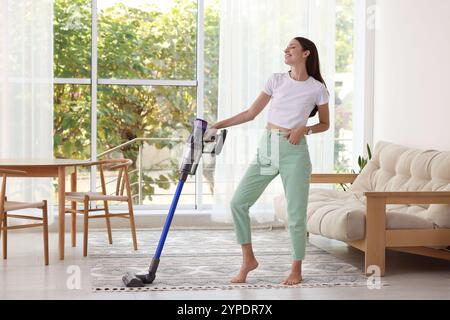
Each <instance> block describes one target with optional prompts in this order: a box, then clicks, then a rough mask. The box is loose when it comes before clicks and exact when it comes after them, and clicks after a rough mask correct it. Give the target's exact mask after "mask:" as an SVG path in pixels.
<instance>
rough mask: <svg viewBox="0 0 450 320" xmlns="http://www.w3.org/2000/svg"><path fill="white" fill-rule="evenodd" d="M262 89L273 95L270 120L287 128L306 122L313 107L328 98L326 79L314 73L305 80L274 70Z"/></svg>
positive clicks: (268, 118) (325, 101)
mask: <svg viewBox="0 0 450 320" xmlns="http://www.w3.org/2000/svg"><path fill="white" fill-rule="evenodd" d="M263 91H264V92H265V93H266V94H268V95H269V96H271V97H272V98H271V101H272V104H271V106H270V107H269V112H268V116H267V121H269V122H271V123H273V124H275V125H277V126H280V127H283V128H287V129H292V128H297V127H300V126H306V124H307V122H308V118H309V115H310V114H311V111H312V110H313V109H314V107H315V106H316V105H317V106H320V105H323V104H326V103H328V100H329V95H328V90H327V88H326V87H325V85H324V84H323V83H321V82H320V81H317V80H316V79H314V78H313V77H311V76H310V77H309V78H308V79H307V80H305V81H297V80H294V79H292V78H291V76H290V75H289V72H284V73H274V74H273V75H272V76H271V77H270V78H269V80H268V81H267V83H266V85H265V87H264V90H263Z"/></svg>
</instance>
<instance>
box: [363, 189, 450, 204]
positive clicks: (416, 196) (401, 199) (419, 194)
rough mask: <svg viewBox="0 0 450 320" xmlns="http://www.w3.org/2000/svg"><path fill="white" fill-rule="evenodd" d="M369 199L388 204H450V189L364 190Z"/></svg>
mask: <svg viewBox="0 0 450 320" xmlns="http://www.w3.org/2000/svg"><path fill="white" fill-rule="evenodd" d="M364 195H365V196H366V197H367V200H369V199H373V200H375V199H376V200H378V201H382V202H384V203H386V204H438V203H439V204H450V191H406V192H404V191H402V192H372V191H371V192H364Z"/></svg>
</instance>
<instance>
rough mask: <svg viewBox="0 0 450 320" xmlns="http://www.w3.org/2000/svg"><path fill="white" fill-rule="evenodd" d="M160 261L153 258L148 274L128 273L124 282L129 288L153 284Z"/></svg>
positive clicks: (124, 276)
mask: <svg viewBox="0 0 450 320" xmlns="http://www.w3.org/2000/svg"><path fill="white" fill-rule="evenodd" d="M158 265H159V259H157V258H156V257H153V259H152V262H151V263H150V267H149V269H148V273H147V274H136V273H134V272H130V271H128V272H127V273H125V274H124V275H123V277H122V282H123V284H124V285H125V286H126V287H127V288H138V287H145V285H146V284H151V283H153V280H155V278H156V270H157V269H158Z"/></svg>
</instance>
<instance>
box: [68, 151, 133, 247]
mask: <svg viewBox="0 0 450 320" xmlns="http://www.w3.org/2000/svg"><path fill="white" fill-rule="evenodd" d="M132 164H133V161H132V160H129V159H113V160H102V161H98V162H94V163H91V165H97V166H98V168H99V171H100V182H101V187H102V192H66V193H65V196H66V201H71V202H72V208H71V209H66V210H65V211H66V213H71V214H72V246H73V247H75V246H76V214H77V213H81V214H83V215H84V230H83V256H87V247H88V229H89V224H88V221H89V219H98V218H105V220H106V227H107V230H108V240H109V244H112V231H111V222H110V218H111V217H120V218H127V219H129V220H130V228H131V236H132V239H133V248H134V250H137V240H136V227H135V223H134V213H133V203H132V197H131V196H132V195H131V187H130V180H129V177H128V168H129V167H130V166H131V165H132ZM106 170H112V171H118V175H117V183H116V188H115V193H114V194H107V191H106V181H105V171H106ZM124 192H125V194H124ZM97 201H101V202H103V208H93V209H91V208H90V206H89V205H90V203H91V202H97ZM109 201H119V202H127V203H128V212H126V213H110V212H109V206H108V202H109ZM78 202H81V203H83V209H80V210H79V209H77V207H76V203H78ZM95 211H104V214H102V215H92V216H90V215H89V213H90V212H95Z"/></svg>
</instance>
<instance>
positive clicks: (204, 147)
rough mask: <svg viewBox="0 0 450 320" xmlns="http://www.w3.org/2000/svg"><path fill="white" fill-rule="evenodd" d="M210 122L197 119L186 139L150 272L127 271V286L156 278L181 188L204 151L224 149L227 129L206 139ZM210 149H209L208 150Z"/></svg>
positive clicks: (125, 279)
mask: <svg viewBox="0 0 450 320" xmlns="http://www.w3.org/2000/svg"><path fill="white" fill-rule="evenodd" d="M207 126H208V123H207V122H206V121H205V120H202V119H195V121H194V128H193V131H192V133H191V134H190V135H189V137H188V138H187V140H186V144H185V149H184V153H183V159H182V161H181V165H180V178H179V180H178V185H177V189H176V191H175V195H174V197H173V200H172V204H171V206H170V209H169V214H168V215H167V218H166V222H165V223H164V228H163V230H162V233H161V237H160V239H159V242H158V247H157V248H156V252H155V255H154V257H153V259H152V262H151V263H150V267H149V270H148V274H135V273H133V272H127V273H126V274H125V275H124V276H123V277H122V281H123V283H124V284H125V286H127V287H144V286H145V285H146V284H150V283H152V282H153V280H155V277H156V270H157V269H158V265H159V259H160V257H161V252H162V250H163V247H164V242H165V241H166V237H167V233H168V232H169V228H170V224H171V222H172V218H173V215H174V213H175V209H176V207H177V203H178V199H179V198H180V194H181V190H182V189H183V185H184V182H185V181H186V179H187V177H188V175H195V171H196V170H197V167H198V164H199V162H200V158H201V157H202V154H203V153H210V154H213V155H218V154H220V152H221V151H222V147H223V143H224V142H225V138H226V135H227V130H225V129H224V130H221V132H220V133H219V134H217V135H216V136H213V137H211V140H209V141H204V134H205V132H206V128H207ZM208 150H209V151H208Z"/></svg>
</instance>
